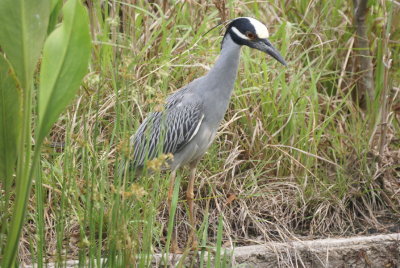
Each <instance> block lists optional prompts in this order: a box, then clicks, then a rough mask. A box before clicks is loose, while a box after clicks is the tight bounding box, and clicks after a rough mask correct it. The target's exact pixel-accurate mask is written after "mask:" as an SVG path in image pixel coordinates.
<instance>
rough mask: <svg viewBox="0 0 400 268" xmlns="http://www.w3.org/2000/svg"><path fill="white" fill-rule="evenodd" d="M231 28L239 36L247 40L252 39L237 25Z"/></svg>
mask: <svg viewBox="0 0 400 268" xmlns="http://www.w3.org/2000/svg"><path fill="white" fill-rule="evenodd" d="M231 29H232V31H233V32H234V33H235V34H236V35H237V36H238V37H240V38H242V39H245V40H250V38H248V37H247V36H245V35H244V34H242V33H241V32H240V31H239V30H238V29H237V28H236V27H232V28H231Z"/></svg>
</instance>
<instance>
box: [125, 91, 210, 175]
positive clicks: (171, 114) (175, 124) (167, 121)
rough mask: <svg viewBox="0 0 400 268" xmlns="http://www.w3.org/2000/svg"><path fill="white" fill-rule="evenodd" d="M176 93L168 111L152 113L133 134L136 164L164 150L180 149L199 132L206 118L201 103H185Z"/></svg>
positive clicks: (171, 99)
mask: <svg viewBox="0 0 400 268" xmlns="http://www.w3.org/2000/svg"><path fill="white" fill-rule="evenodd" d="M174 95H175V94H174ZM174 95H172V96H171V97H170V98H168V99H167V101H168V102H167V104H166V105H165V107H166V110H164V111H163V112H155V113H151V114H150V115H149V116H148V117H147V118H146V119H145V120H144V121H143V123H142V124H141V125H140V127H139V129H138V130H137V132H136V134H135V135H134V136H133V138H132V143H133V146H134V166H136V167H140V166H143V164H144V162H145V161H146V160H150V159H153V158H155V157H157V156H158V155H159V154H160V153H164V154H168V153H172V154H175V153H177V152H179V151H180V150H181V149H182V148H183V147H184V146H185V145H186V144H187V143H188V142H189V141H190V140H191V139H192V138H193V136H194V135H195V134H196V132H197V131H198V129H199V127H200V124H201V122H202V120H203V117H204V115H203V113H202V109H201V107H202V104H201V102H194V103H190V104H183V103H181V102H180V100H179V99H180V97H181V96H179V97H178V96H175V97H174ZM172 97H174V98H172Z"/></svg>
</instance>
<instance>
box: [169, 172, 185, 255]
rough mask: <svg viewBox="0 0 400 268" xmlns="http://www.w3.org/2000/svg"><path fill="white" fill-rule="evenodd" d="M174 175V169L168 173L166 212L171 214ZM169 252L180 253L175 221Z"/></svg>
mask: <svg viewBox="0 0 400 268" xmlns="http://www.w3.org/2000/svg"><path fill="white" fill-rule="evenodd" d="M175 177H176V171H175V170H174V171H172V172H171V175H170V180H169V190H168V213H169V215H171V214H172V213H171V202H172V196H173V194H174V186H175ZM171 253H182V250H181V249H180V248H179V245H178V240H177V230H176V228H175V223H174V228H173V230H172V241H171Z"/></svg>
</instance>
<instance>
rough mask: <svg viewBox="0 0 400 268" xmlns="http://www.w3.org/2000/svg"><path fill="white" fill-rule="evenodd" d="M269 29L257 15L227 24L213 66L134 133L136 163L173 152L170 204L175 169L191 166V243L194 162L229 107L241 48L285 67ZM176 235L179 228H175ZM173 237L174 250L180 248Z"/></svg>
mask: <svg viewBox="0 0 400 268" xmlns="http://www.w3.org/2000/svg"><path fill="white" fill-rule="evenodd" d="M268 36H269V33H268V29H267V27H265V26H264V24H262V23H261V22H259V21H258V20H255V19H253V18H247V17H242V18H237V19H234V20H232V21H231V22H230V23H229V25H228V26H227V29H226V33H225V36H224V38H223V40H222V45H221V54H220V55H219V57H218V59H217V62H216V63H215V65H214V67H212V69H211V70H210V71H209V72H208V73H207V74H206V75H205V76H203V77H200V78H198V79H196V80H194V81H192V82H191V83H189V84H188V85H186V86H184V87H183V88H181V89H180V90H179V91H177V92H175V93H174V94H172V95H170V96H169V97H168V98H167V100H166V104H165V110H164V111H162V112H154V113H151V114H149V116H148V117H147V118H146V119H145V120H144V121H143V123H142V124H141V126H140V127H139V129H138V131H137V132H136V134H135V135H134V136H133V137H132V140H131V142H132V144H133V146H134V166H135V167H137V168H143V167H145V166H146V160H150V159H153V158H155V157H157V156H158V155H159V154H160V153H164V154H168V153H171V154H173V160H172V161H170V163H169V167H170V169H171V170H172V172H171V176H170V187H169V192H168V204H169V208H170V202H171V198H172V193H173V188H174V182H175V175H176V170H177V169H178V168H179V167H182V166H183V165H189V167H190V179H189V184H188V188H187V193H186V197H187V202H188V207H189V223H190V225H191V232H190V235H189V240H188V241H189V242H190V241H191V242H192V244H193V245H194V246H195V245H196V243H197V241H196V236H195V213H194V210H193V197H194V194H193V185H194V180H195V172H196V165H197V163H198V162H199V161H200V159H201V158H202V156H203V155H204V153H205V152H206V151H207V149H208V147H210V145H211V143H212V142H213V140H214V138H215V135H216V133H217V129H218V127H219V125H220V122H221V120H222V119H223V117H224V115H225V112H226V110H227V108H228V104H229V100H230V98H231V95H232V90H233V86H234V83H235V79H236V76H237V70H238V65H239V56H240V48H241V46H243V45H245V46H248V47H251V48H255V49H258V50H261V51H263V52H265V53H267V54H269V55H271V56H272V57H273V58H275V59H276V60H277V61H279V62H280V63H282V64H283V65H286V62H285V60H284V59H283V58H282V56H281V55H280V54H279V52H278V51H277V50H276V49H275V48H274V47H273V46H272V45H271V43H270V42H269V41H268ZM174 233H175V232H174ZM175 237H176V236H175V234H174V235H173V241H172V246H171V250H172V251H176V250H178V247H177V242H176V239H175Z"/></svg>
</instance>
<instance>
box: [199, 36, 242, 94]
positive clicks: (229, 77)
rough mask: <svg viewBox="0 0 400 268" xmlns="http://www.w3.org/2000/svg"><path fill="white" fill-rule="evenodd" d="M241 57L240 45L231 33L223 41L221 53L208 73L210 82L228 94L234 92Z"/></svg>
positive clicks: (216, 88)
mask: <svg viewBox="0 0 400 268" xmlns="http://www.w3.org/2000/svg"><path fill="white" fill-rule="evenodd" d="M239 58H240V46H239V45H238V44H236V43H235V42H234V41H233V40H232V38H231V37H230V35H229V34H227V35H226V36H225V38H224V40H223V41H222V49H221V54H220V55H219V57H218V59H217V61H216V63H215V64H214V66H213V67H212V68H211V70H210V71H209V72H208V74H207V78H208V79H209V82H210V83H209V84H210V85H211V86H213V87H214V90H218V91H219V93H221V94H223V95H225V96H226V94H228V95H229V96H230V95H231V94H232V90H233V85H234V84H235V80H236V76H237V71H238V66H239Z"/></svg>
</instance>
